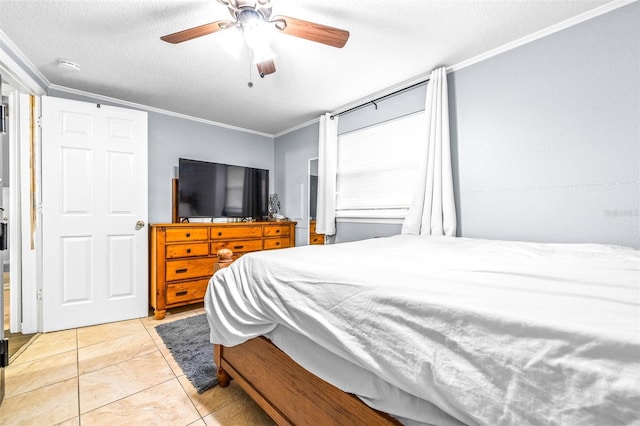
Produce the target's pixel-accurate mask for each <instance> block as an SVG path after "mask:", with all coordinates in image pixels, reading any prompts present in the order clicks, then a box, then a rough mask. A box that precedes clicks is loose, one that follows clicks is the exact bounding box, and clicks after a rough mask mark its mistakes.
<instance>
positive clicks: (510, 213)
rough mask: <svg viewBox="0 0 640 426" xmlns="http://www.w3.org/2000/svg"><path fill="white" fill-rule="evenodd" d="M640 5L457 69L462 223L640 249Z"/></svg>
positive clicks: (473, 230) (483, 230)
mask: <svg viewBox="0 0 640 426" xmlns="http://www.w3.org/2000/svg"><path fill="white" fill-rule="evenodd" d="M639 22H640V4H638V3H635V4H633V5H631V6H626V7H623V8H620V9H617V10H615V11H613V12H610V13H608V14H606V15H603V16H600V17H598V18H595V19H592V20H589V21H586V22H584V23H582V24H579V25H577V26H574V27H571V28H568V29H566V30H564V31H560V32H558V33H555V34H553V35H550V36H548V37H545V38H543V39H540V40H537V41H535V42H532V43H529V44H527V45H524V46H522V47H520V48H518V49H515V50H512V51H509V52H506V53H503V54H501V55H498V56H496V57H494V58H492V59H489V60H486V61H483V62H480V63H478V64H475V65H473V66H470V67H468V68H465V69H462V70H460V71H457V72H454V73H452V74H451V75H450V76H449V83H450V86H449V92H450V99H451V104H450V113H451V114H450V116H451V129H452V139H453V141H452V146H453V147H454V150H455V152H454V155H453V156H452V157H453V158H454V159H455V164H454V168H455V170H456V172H455V175H456V176H455V181H456V182H455V183H456V187H457V200H456V201H457V209H458V214H459V217H460V219H459V222H458V224H459V233H460V235H463V236H469V237H484V238H502V239H508V240H527V241H546V242H570V243H575V242H598V243H616V244H623V245H628V246H634V247H640V212H639V209H640V190H639V187H640V183H639V180H640V128H639V126H640V124H639V123H640V120H639V116H638V113H639V111H640V81H639V79H640V59H639V58H640V42H639V40H640V25H638V23H639Z"/></svg>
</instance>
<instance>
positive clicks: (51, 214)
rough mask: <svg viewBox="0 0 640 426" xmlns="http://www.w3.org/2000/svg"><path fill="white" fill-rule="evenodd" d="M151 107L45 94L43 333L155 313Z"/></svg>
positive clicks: (43, 116) (43, 121)
mask: <svg viewBox="0 0 640 426" xmlns="http://www.w3.org/2000/svg"><path fill="white" fill-rule="evenodd" d="M146 222H147V114H146V113H145V112H141V111H133V110H127V109H123V108H115V107H108V106H102V105H96V104H91V103H85V102H78V101H72V100H67V99H59V98H52V97H46V96H44V97H43V98H42V231H43V232H42V235H43V242H42V243H43V277H42V282H43V285H42V290H43V291H42V307H43V311H42V313H43V316H42V318H43V331H53V330H63V329H68V328H75V327H82V326H87V325H94V324H101V323H106V322H113V321H121V320H125V319H131V318H139V317H144V316H146V315H147V312H148V266H147V265H148V228H147V224H146Z"/></svg>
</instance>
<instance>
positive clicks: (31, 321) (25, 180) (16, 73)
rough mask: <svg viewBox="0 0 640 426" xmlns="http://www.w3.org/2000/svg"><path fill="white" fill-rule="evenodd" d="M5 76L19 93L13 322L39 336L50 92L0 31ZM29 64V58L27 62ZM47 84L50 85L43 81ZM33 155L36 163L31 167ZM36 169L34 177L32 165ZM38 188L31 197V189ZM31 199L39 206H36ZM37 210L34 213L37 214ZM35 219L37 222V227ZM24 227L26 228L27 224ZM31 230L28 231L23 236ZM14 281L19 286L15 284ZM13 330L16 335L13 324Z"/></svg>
mask: <svg viewBox="0 0 640 426" xmlns="http://www.w3.org/2000/svg"><path fill="white" fill-rule="evenodd" d="M0 39H2V41H3V42H4V43H0V53H1V55H0V74H2V77H3V79H4V80H5V81H7V82H8V83H9V84H10V85H11V86H13V87H14V88H15V89H16V91H17V92H19V94H16V96H14V97H13V98H14V102H13V103H14V107H13V109H14V110H13V111H10V112H9V114H10V118H9V126H11V129H12V130H11V133H10V135H9V139H10V143H11V144H12V145H11V146H12V147H15V150H12V152H13V153H10V165H9V167H10V173H11V175H10V176H11V177H10V179H11V184H10V188H11V189H10V195H9V199H10V206H11V207H10V209H11V213H10V214H11V216H10V217H9V234H10V240H9V245H10V251H11V260H10V269H11V281H12V289H13V288H19V289H21V291H20V292H15V291H13V292H12V296H11V303H10V305H11V307H10V309H11V311H10V315H11V317H12V319H13V318H14V316H15V318H21V319H22V321H20V322H19V323H17V322H14V321H12V323H13V324H14V325H15V326H16V327H15V332H21V333H25V334H28V333H35V332H37V331H41V330H42V308H41V306H40V303H39V302H38V291H39V289H40V288H41V280H42V249H41V248H42V246H41V241H42V238H41V236H42V235H41V233H42V227H41V218H40V158H39V155H40V154H39V153H40V131H39V126H38V124H37V123H38V121H39V116H40V112H39V111H40V110H39V108H40V96H42V95H44V94H45V92H46V91H45V89H44V88H43V87H42V85H41V84H40V83H39V82H38V81H36V79H35V78H33V77H32V75H31V74H30V73H29V72H28V71H27V70H26V69H25V66H23V65H21V64H20V63H18V61H17V60H15V59H13V58H15V57H17V58H20V57H21V55H20V52H19V50H18V49H17V48H15V46H14V45H13V43H12V42H11V41H10V40H9V39H7V38H6V37H4V33H2V32H1V31H0ZM22 62H23V63H24V64H28V61H27V60H23V61H22ZM43 81H46V79H45V78H43ZM29 96H34V101H35V104H34V108H33V110H34V114H35V116H34V141H33V148H34V152H33V153H30V151H31V146H32V141H31V131H30V126H31V123H30V118H31V109H32V108H31V105H30V98H29ZM31 155H33V159H34V162H33V164H32V163H31ZM32 166H33V167H34V169H33V173H32V172H31V167H32ZM32 179H34V182H33V187H34V190H35V193H34V197H33V198H32V194H31V187H32V182H31V181H32ZM30 200H33V202H34V205H33V206H31V202H30ZM32 208H33V209H35V210H34V212H35V215H34V216H32V213H31V212H32ZM32 217H34V219H35V221H34V223H33V225H32V219H31V218H32ZM23 224H24V225H25V226H23ZM22 230H26V231H27V232H22ZM14 283H15V284H14ZM11 331H12V332H14V327H13V326H12V328H11Z"/></svg>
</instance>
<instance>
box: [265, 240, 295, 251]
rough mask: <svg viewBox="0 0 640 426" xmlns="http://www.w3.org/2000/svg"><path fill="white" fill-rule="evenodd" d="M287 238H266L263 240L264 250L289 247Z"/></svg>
mask: <svg viewBox="0 0 640 426" xmlns="http://www.w3.org/2000/svg"><path fill="white" fill-rule="evenodd" d="M289 244H290V243H289V237H286V238H267V239H265V240H264V249H265V250H270V249H278V248H286V247H289Z"/></svg>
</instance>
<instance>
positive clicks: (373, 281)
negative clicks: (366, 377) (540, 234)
mask: <svg viewBox="0 0 640 426" xmlns="http://www.w3.org/2000/svg"><path fill="white" fill-rule="evenodd" d="M205 307H206V310H207V314H208V318H209V322H210V326H211V341H212V343H220V344H223V345H227V346H233V345H236V344H239V343H242V342H243V341H245V340H248V339H250V338H253V337H256V336H260V335H265V334H268V333H270V332H272V331H273V330H274V329H276V327H278V326H281V327H279V328H286V329H287V330H288V331H291V332H293V333H294V334H299V335H301V336H304V337H305V338H306V339H309V340H311V341H313V342H314V344H317V345H319V346H321V347H322V348H324V350H326V351H328V352H330V353H332V354H334V355H335V356H336V357H338V358H341V359H343V360H345V362H347V363H349V364H353V365H356V366H358V367H360V368H361V369H363V370H365V371H367V372H370V373H371V374H372V375H373V376H375V377H377V378H379V379H380V380H379V381H380V383H386V384H388V385H390V386H389V389H391V391H392V392H393V389H394V388H397V389H398V390H400V391H401V392H402V393H406V394H409V395H413V396H415V397H416V398H417V399H418V400H424V401H425V405H424V406H421V407H420V409H418V410H415V409H413V408H412V407H414V405H415V404H413V402H410V403H408V404H405V405H406V406H401V407H398V409H397V410H396V409H393V408H394V407H391V408H392V409H389V407H382V408H381V407H380V406H379V405H378V406H376V401H377V400H379V399H380V398H381V397H380V396H379V395H376V396H374V397H370V396H367V394H368V393H369V392H368V389H367V388H366V385H365V387H364V388H363V389H360V390H358V389H345V390H348V391H349V392H353V393H355V394H360V395H363V400H365V402H367V403H369V404H370V405H372V406H374V408H379V409H382V410H384V411H386V412H389V413H390V414H393V415H395V416H398V417H400V418H402V419H404V420H405V421H407V422H410V421H419V422H425V423H432V424H446V423H447V422H449V420H451V419H457V420H459V421H461V422H463V423H466V424H470V425H473V424H483V425H500V424H509V425H515V424H518V425H526V424H532V425H536V424H540V425H553V424H563V425H564V424H571V425H573V424H607V425H614V424H640V408H639V407H640V252H638V251H637V250H633V249H628V248H622V247H614V246H604V245H595V244H593V245H564V244H537V243H518V242H505V241H489V240H478V239H467V238H451V237H421V236H413V235H398V236H395V237H390V238H379V239H372V240H366V241H359V242H354V243H345V244H337V245H332V246H307V247H298V248H292V249H285V250H277V251H264V252H259V253H252V254H249V255H245V256H243V257H242V258H241V259H239V260H238V261H236V262H235V263H234V264H232V265H231V266H230V267H229V268H227V269H225V270H222V271H220V272H219V273H217V274H216V275H215V276H214V277H213V278H212V279H211V282H210V285H209V289H208V292H207V296H206V298H205ZM276 333H277V332H276ZM276 340H277V339H276ZM276 343H277V342H276ZM281 344H282V343H281ZM283 349H285V352H286V348H283ZM294 359H296V358H294ZM296 361H298V362H299V363H300V364H301V365H303V366H305V362H304V360H302V361H301V360H299V359H296ZM310 364H311V363H310ZM307 368H308V369H311V368H309V367H307ZM314 373H316V374H318V372H316V371H314ZM356 374H359V373H356ZM318 375H319V376H320V377H323V376H322V375H321V374H318ZM323 378H324V379H325V380H327V381H329V382H331V380H330V378H327V377H323ZM365 382H366V381H365ZM353 383H355V381H354V382H353ZM334 384H335V383H334ZM338 387H340V386H338ZM383 387H385V386H383ZM367 398H369V400H367ZM371 400H373V401H371ZM427 404H432V405H433V406H435V407H438V410H442V413H440V412H439V411H438V410H435V411H434V410H432V409H431V408H425V407H428V405H427ZM383 405H384V404H383Z"/></svg>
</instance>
